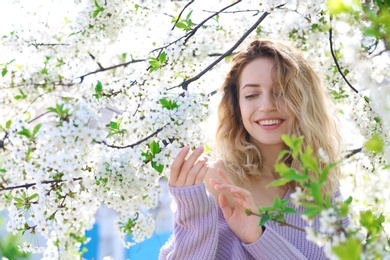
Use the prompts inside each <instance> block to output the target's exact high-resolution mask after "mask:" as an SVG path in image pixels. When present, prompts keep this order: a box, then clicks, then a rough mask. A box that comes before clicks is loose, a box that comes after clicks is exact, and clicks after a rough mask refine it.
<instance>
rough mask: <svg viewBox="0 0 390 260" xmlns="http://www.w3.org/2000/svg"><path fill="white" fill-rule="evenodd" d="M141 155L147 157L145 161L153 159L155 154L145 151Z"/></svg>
mask: <svg viewBox="0 0 390 260" xmlns="http://www.w3.org/2000/svg"><path fill="white" fill-rule="evenodd" d="M141 155H142V156H144V157H145V160H144V162H149V161H150V160H152V159H153V155H152V154H150V153H144V152H142V153H141Z"/></svg>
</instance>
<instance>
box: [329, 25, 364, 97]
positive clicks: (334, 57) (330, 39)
mask: <svg viewBox="0 0 390 260" xmlns="http://www.w3.org/2000/svg"><path fill="white" fill-rule="evenodd" d="M332 35H333V30H332V27H330V29H329V45H330V53H331V54H332V57H333V60H334V63H335V64H336V67H337V70H338V72H339V73H340V75H341V77H342V78H343V79H344V81H345V83H347V85H348V86H349V87H350V88H351V89H352V90H353V91H354V92H355V93H359V91H357V89H355V88H354V87H353V86H352V84H351V83H349V81H348V79H347V78H346V77H345V75H344V73H343V72H342V71H341V68H340V65H339V63H338V61H337V58H336V55H335V53H334V50H333V39H332Z"/></svg>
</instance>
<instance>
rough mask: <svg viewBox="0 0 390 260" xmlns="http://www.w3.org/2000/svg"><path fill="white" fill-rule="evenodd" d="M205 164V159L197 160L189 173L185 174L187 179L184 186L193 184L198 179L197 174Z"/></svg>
mask: <svg viewBox="0 0 390 260" xmlns="http://www.w3.org/2000/svg"><path fill="white" fill-rule="evenodd" d="M206 162H207V158H203V159H202V160H199V161H198V162H196V163H195V165H194V166H193V167H192V168H191V169H190V171H189V172H188V174H187V179H186V180H185V183H184V185H185V186H190V185H194V184H195V180H196V178H197V177H198V174H199V172H200V170H201V169H202V167H203V166H204V164H205V163H206Z"/></svg>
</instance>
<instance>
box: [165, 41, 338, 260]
mask: <svg viewBox="0 0 390 260" xmlns="http://www.w3.org/2000/svg"><path fill="white" fill-rule="evenodd" d="M221 91H222V100H221V103H220V105H219V107H218V117H219V118H218V119H219V122H218V128H217V135H216V152H217V155H218V158H220V159H219V160H218V161H217V162H216V163H214V164H210V165H209V164H207V158H200V159H199V157H200V156H201V154H202V152H203V148H202V147H199V148H197V149H196V150H195V151H194V152H193V153H192V154H191V155H190V156H189V157H188V158H187V159H186V156H187V154H188V153H189V148H188V147H184V148H183V149H182V150H181V151H180V152H179V154H178V155H177V157H176V158H175V160H174V162H173V164H172V167H171V175H170V181H169V183H170V192H171V194H172V195H173V197H174V199H175V201H176V203H177V212H176V213H175V217H174V221H175V222H174V225H175V226H174V232H173V235H172V236H171V238H170V240H169V241H168V242H167V244H166V245H164V246H163V248H162V249H161V252H160V259H325V255H324V252H323V250H322V249H321V248H319V247H318V246H317V245H315V244H314V243H311V242H309V241H307V240H306V235H305V233H304V232H302V231H299V230H296V229H293V228H291V227H287V226H280V225H278V224H275V223H274V222H272V221H271V222H268V223H267V224H266V225H265V226H263V227H260V226H259V225H258V223H259V218H258V217H257V216H253V215H251V216H247V215H246V214H245V212H244V209H247V208H249V209H251V210H252V211H253V212H257V209H258V208H259V207H262V206H269V205H272V204H273V201H274V198H275V196H278V197H279V198H281V199H282V198H284V199H286V198H289V196H290V194H291V193H292V192H294V188H295V187H296V184H295V183H289V184H288V185H286V186H284V187H268V186H267V185H268V184H269V183H271V182H273V181H274V180H276V179H277V178H278V177H279V176H278V174H277V173H275V172H274V164H275V162H276V159H277V157H278V155H279V153H280V152H281V151H282V150H283V149H285V148H286V146H285V144H284V143H283V141H282V139H281V135H282V134H289V135H292V134H295V135H296V136H301V135H304V147H306V146H307V145H310V146H311V147H312V148H313V150H314V151H318V150H319V149H320V148H321V149H323V150H324V151H325V152H326V154H327V155H328V156H329V158H330V160H331V161H336V160H338V159H339V153H340V145H339V141H340V136H339V133H338V131H337V128H336V124H335V121H334V115H332V114H331V113H332V112H333V111H330V110H329V106H330V102H329V98H328V96H327V94H326V90H325V88H324V87H323V86H322V84H321V81H320V79H319V77H318V76H317V74H316V73H315V72H314V71H313V69H312V68H311V67H310V65H309V64H308V63H307V61H306V60H305V59H304V58H303V57H302V55H301V54H300V53H298V52H297V51H296V50H294V49H292V48H291V47H289V46H286V45H284V44H282V43H278V42H273V41H269V40H255V41H254V42H252V43H251V44H250V45H249V47H248V49H247V50H246V51H243V52H240V53H239V54H237V55H236V56H235V57H234V58H233V60H232V68H231V70H230V71H229V73H228V75H227V76H226V79H225V82H224V84H223V86H222V88H221ZM315 154H316V153H315ZM284 160H285V163H287V164H288V165H290V166H291V167H294V168H297V169H299V164H298V162H296V161H294V160H293V159H292V158H291V157H288V158H284ZM338 172H339V169H338V168H337V167H335V168H333V169H332V172H331V173H330V174H329V177H328V181H327V183H326V185H325V186H324V189H323V191H324V193H326V194H331V195H332V196H333V198H334V197H335V196H338V192H337V190H338V189H337V185H338V182H337V176H338ZM206 190H207V191H208V192H206ZM288 206H290V207H294V208H295V209H296V211H297V212H298V214H289V215H287V216H286V222H287V223H289V224H292V225H295V226H298V227H305V226H306V225H307V224H306V223H305V221H303V220H302V219H301V218H300V214H299V213H301V212H302V211H303V210H304V209H303V208H301V207H298V208H297V207H296V206H294V205H293V204H292V203H289V204H288ZM314 227H317V228H318V219H316V220H315V221H314Z"/></svg>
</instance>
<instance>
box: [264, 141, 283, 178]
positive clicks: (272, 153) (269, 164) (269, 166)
mask: <svg viewBox="0 0 390 260" xmlns="http://www.w3.org/2000/svg"><path fill="white" fill-rule="evenodd" d="M284 148H285V147H284V146H275V145H269V146H264V145H262V146H261V147H259V149H260V153H261V155H262V159H263V165H264V168H263V169H264V174H265V176H267V175H269V176H275V175H274V174H275V170H274V168H275V167H274V166H275V163H276V159H277V158H278V156H279V153H280V152H281V151H282V150H283V149H284Z"/></svg>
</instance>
